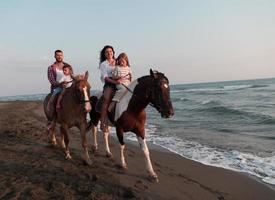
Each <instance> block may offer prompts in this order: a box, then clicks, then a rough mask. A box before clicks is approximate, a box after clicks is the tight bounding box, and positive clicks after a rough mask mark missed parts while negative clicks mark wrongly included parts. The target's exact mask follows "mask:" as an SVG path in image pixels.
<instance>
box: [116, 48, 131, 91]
mask: <svg viewBox="0 0 275 200" xmlns="http://www.w3.org/2000/svg"><path fill="white" fill-rule="evenodd" d="M112 79H115V80H117V79H120V84H116V88H117V89H118V90H120V89H123V88H125V87H124V86H123V85H125V86H127V85H129V84H130V83H131V81H132V70H131V68H130V64H129V60H128V57H127V55H126V53H121V54H120V55H119V56H118V57H117V59H116V67H115V69H114V72H113V77H112Z"/></svg>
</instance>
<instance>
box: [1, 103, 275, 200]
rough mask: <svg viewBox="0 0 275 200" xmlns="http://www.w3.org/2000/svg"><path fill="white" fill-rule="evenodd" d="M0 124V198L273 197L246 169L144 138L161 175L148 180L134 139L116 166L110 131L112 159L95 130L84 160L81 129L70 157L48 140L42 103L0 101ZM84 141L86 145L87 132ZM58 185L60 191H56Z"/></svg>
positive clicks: (116, 149) (116, 145) (116, 150)
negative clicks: (93, 148) (94, 143)
mask: <svg viewBox="0 0 275 200" xmlns="http://www.w3.org/2000/svg"><path fill="white" fill-rule="evenodd" d="M0 123H1V124H0V143H1V144H0V172H1V173H0V198H4V197H8V196H9V195H10V196H12V197H14V198H16V197H28V198H30V197H32V198H35V197H42V199H47V198H49V197H55V198H58V197H60V196H59V195H63V197H65V198H72V199H77V198H83V199H92V197H93V198H96V199H125V198H130V199H242V200H244V199H274V197H275V190H274V187H272V186H271V187H270V186H269V184H267V183H264V182H262V181H261V180H258V179H257V178H256V177H252V176H251V175H249V174H247V173H244V172H236V171H232V170H228V169H224V168H220V167H214V166H209V165H205V164H202V163H200V162H197V161H193V160H190V159H188V158H184V157H182V156H180V155H178V154H176V153H174V152H171V151H169V150H168V149H165V148H164V147H161V146H158V145H156V144H152V143H150V142H148V147H149V150H150V155H151V161H152V164H153V167H154V169H155V171H156V173H157V174H158V176H159V179H160V182H159V183H158V184H156V183H151V182H150V181H148V180H147V174H146V170H145V163H144V158H143V155H142V152H141V150H140V148H139V146H138V143H137V142H134V141H130V140H126V149H125V158H126V162H127V163H128V170H126V171H124V170H121V169H120V168H119V161H120V159H119V143H118V141H117V139H116V137H115V135H114V134H111V135H112V137H110V148H111V151H112V153H113V154H114V157H113V159H111V160H110V159H107V158H106V157H105V152H104V146H103V144H102V135H101V133H100V132H99V133H98V139H99V151H98V152H97V153H95V154H93V153H92V152H91V153H90V156H91V159H92V161H93V162H94V164H93V166H91V167H90V166H85V165H83V164H82V160H81V153H82V148H81V145H80V144H81V143H80V137H79V133H78V131H76V130H75V129H72V131H70V138H71V140H70V148H71V152H72V156H73V160H72V161H68V160H66V159H65V154H64V151H63V150H62V149H61V148H60V147H57V148H56V147H55V148H52V147H50V146H49V145H47V143H46V142H47V135H46V133H45V124H46V119H45V117H44V114H43V111H42V103H41V101H13V102H12V101H8V102H0ZM88 141H89V146H90V145H91V134H90V133H89V134H88ZM46 161H47V162H46ZM18 167H19V168H18ZM18 169H22V170H21V171H20V170H19V171H18ZM53 172H54V173H53ZM53 174H54V176H53ZM68 176H69V178H68ZM33 177H34V178H33ZM39 180H40V182H39ZM23 183H24V187H23V186H22V184H23ZM1 185H3V186H1ZM61 189H62V191H63V193H62V194H59V192H60V191H61ZM22 195H23V196H22ZM51 195H56V196H51Z"/></svg>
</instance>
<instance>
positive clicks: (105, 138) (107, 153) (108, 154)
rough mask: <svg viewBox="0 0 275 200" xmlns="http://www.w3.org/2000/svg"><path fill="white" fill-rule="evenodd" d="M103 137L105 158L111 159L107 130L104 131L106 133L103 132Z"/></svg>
mask: <svg viewBox="0 0 275 200" xmlns="http://www.w3.org/2000/svg"><path fill="white" fill-rule="evenodd" d="M103 135H104V143H105V150H106V157H108V158H111V157H113V154H112V153H111V151H110V147H109V139H108V137H109V130H108V131H106V132H104V133H103Z"/></svg>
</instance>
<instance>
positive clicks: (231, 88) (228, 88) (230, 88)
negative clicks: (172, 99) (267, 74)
mask: <svg viewBox="0 0 275 200" xmlns="http://www.w3.org/2000/svg"><path fill="white" fill-rule="evenodd" d="M268 86H269V85H227V86H222V87H216V88H193V89H186V90H184V92H192V93H194V92H199V93H201V92H203V93H205V92H210V93H211V92H223V91H234V90H243V89H248V88H262V87H268ZM178 92H180V90H178Z"/></svg>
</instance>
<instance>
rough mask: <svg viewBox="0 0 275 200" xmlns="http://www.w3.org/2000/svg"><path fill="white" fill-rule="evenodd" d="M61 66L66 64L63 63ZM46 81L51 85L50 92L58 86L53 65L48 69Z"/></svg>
mask: <svg viewBox="0 0 275 200" xmlns="http://www.w3.org/2000/svg"><path fill="white" fill-rule="evenodd" d="M63 64H66V63H64V62H63ZM48 80H49V82H50V84H51V92H52V91H53V89H54V88H56V87H58V86H59V82H58V81H56V65H55V63H54V64H52V65H51V66H49V67H48Z"/></svg>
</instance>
